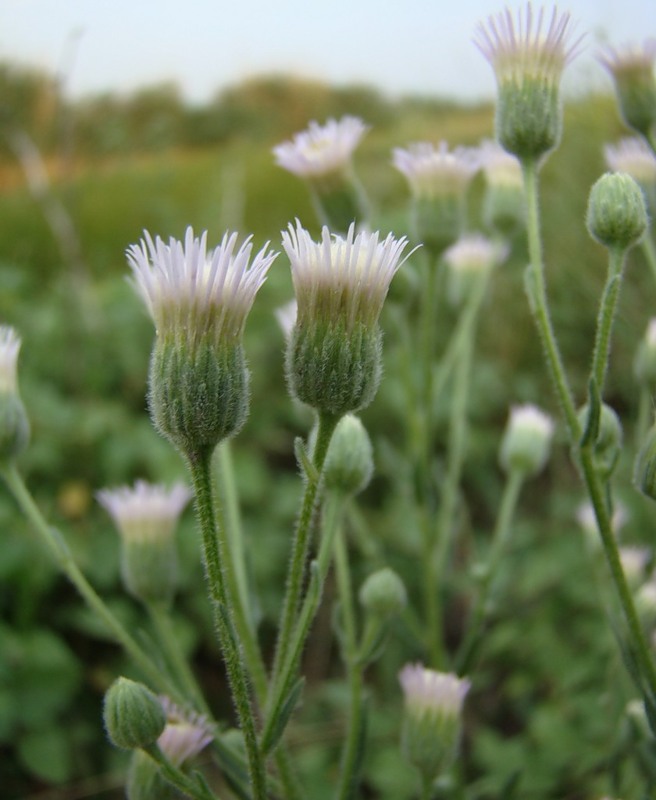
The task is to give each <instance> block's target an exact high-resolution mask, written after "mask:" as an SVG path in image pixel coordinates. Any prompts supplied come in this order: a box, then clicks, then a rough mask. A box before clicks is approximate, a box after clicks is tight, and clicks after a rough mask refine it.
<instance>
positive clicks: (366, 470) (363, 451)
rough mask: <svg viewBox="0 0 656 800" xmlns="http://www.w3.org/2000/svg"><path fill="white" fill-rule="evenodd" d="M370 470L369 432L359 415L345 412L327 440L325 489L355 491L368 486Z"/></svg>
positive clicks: (344, 491)
mask: <svg viewBox="0 0 656 800" xmlns="http://www.w3.org/2000/svg"><path fill="white" fill-rule="evenodd" d="M373 470H374V462H373V451H372V447H371V440H370V439H369V434H368V433H367V430H366V428H365V427H364V425H363V424H362V422H361V421H360V419H359V418H358V417H356V416H354V415H353V414H346V415H345V416H343V417H342V419H341V420H340V421H339V423H338V424H337V427H336V428H335V432H334V433H333V436H332V439H331V440H330V446H329V448H328V453H327V455H326V462H325V465H324V480H325V485H326V488H327V489H333V490H335V491H338V492H342V493H344V494H358V493H359V492H361V491H363V490H364V489H366V487H367V486H368V485H369V481H370V480H371V476H372V474H373Z"/></svg>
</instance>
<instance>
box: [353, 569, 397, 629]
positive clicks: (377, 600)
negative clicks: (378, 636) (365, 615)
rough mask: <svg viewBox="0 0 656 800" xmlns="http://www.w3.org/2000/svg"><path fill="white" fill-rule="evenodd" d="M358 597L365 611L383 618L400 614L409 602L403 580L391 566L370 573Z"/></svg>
mask: <svg viewBox="0 0 656 800" xmlns="http://www.w3.org/2000/svg"><path fill="white" fill-rule="evenodd" d="M358 597H359V600H360V605H361V606H362V607H363V608H364V609H365V611H368V612H369V613H370V614H373V615H374V616H376V617H378V618H379V619H382V620H387V619H391V618H392V617H395V616H396V615H397V614H400V613H401V612H402V611H403V609H404V608H405V607H406V605H407V604H408V595H407V593H406V590H405V586H404V585H403V581H402V580H401V578H399V576H398V575H397V574H396V572H394V570H393V569H390V568H389V567H385V568H384V569H379V570H378V571H377V572H374V573H373V574H371V575H369V577H368V578H367V579H366V580H365V582H364V583H363V584H362V586H361V587H360V593H359V595H358Z"/></svg>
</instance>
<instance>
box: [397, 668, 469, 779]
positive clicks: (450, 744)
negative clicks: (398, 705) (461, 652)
mask: <svg viewBox="0 0 656 800" xmlns="http://www.w3.org/2000/svg"><path fill="white" fill-rule="evenodd" d="M399 682H400V684H401V688H402V689H403V693H404V696H405V703H404V715H403V727H402V733H401V744H402V749H403V752H404V754H405V756H406V758H407V759H408V761H409V762H410V763H411V764H413V765H414V766H415V767H417V769H419V770H420V771H421V773H422V774H423V776H424V778H425V779H426V780H428V781H432V780H434V779H435V778H436V777H438V776H439V775H440V774H442V773H443V772H444V771H445V770H447V769H448V768H449V767H450V766H451V764H452V763H453V761H454V760H455V757H456V754H457V750H458V745H459V741H460V729H461V725H462V706H463V703H464V700H465V696H466V695H467V692H468V691H469V688H470V685H471V684H470V682H469V681H468V680H466V679H463V678H458V677H457V676H456V675H454V674H452V673H444V672H436V671H435V670H432V669H426V668H425V667H424V666H423V665H422V664H406V666H405V667H403V669H402V670H401V672H400V673H399Z"/></svg>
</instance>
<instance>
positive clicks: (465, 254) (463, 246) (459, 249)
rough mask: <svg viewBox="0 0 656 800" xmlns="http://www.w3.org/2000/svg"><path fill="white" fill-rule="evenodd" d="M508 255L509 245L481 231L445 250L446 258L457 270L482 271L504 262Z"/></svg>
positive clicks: (450, 265)
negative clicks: (486, 235) (498, 242)
mask: <svg viewBox="0 0 656 800" xmlns="http://www.w3.org/2000/svg"><path fill="white" fill-rule="evenodd" d="M507 255H508V248H507V247H505V246H503V245H499V244H497V243H495V242H493V241H491V240H490V239H488V238H487V237H485V236H483V235H481V234H480V233H470V234H467V235H466V236H462V237H461V238H460V239H459V240H458V241H457V242H456V243H455V244H453V245H451V247H449V248H448V249H447V250H446V251H445V252H444V260H445V262H446V264H447V266H449V267H450V268H451V269H452V270H454V271H455V272H466V273H481V272H484V271H485V270H487V269H489V268H490V267H491V266H493V265H494V264H498V263H500V262H502V261H503V260H504V259H505V258H506V257H507Z"/></svg>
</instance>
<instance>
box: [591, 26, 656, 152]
mask: <svg viewBox="0 0 656 800" xmlns="http://www.w3.org/2000/svg"><path fill="white" fill-rule="evenodd" d="M599 61H600V62H601V64H602V65H603V66H604V67H606V69H607V70H608V71H609V72H610V74H611V76H612V78H613V80H614V82H615V92H616V95H617V101H618V104H619V107H620V113H621V115H622V118H623V119H624V122H625V123H626V124H627V125H628V126H629V128H633V129H634V130H635V131H637V132H638V133H640V134H641V135H643V136H645V137H649V135H650V132H651V129H652V126H653V125H654V123H655V122H656V80H655V79H654V61H656V39H647V40H646V41H645V42H644V43H643V44H642V45H633V44H630V45H626V46H625V47H623V48H621V49H619V50H615V49H613V48H612V47H607V48H606V49H605V51H604V52H602V53H600V54H599Z"/></svg>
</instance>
